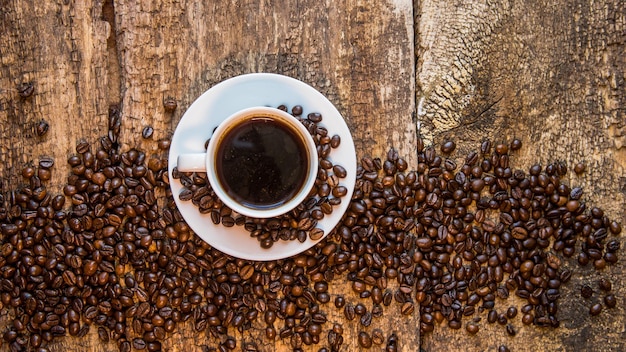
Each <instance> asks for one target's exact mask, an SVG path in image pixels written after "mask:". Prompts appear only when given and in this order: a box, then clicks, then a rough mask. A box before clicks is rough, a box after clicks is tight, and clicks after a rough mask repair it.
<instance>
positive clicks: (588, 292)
mask: <svg viewBox="0 0 626 352" xmlns="http://www.w3.org/2000/svg"><path fill="white" fill-rule="evenodd" d="M580 295H581V296H582V297H583V298H591V296H592V295H593V289H592V288H591V286H589V285H583V286H582V287H581V288H580Z"/></svg>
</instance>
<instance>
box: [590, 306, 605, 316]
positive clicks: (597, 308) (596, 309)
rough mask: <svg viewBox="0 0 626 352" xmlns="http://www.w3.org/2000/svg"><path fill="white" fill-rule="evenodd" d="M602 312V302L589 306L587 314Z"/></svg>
mask: <svg viewBox="0 0 626 352" xmlns="http://www.w3.org/2000/svg"><path fill="white" fill-rule="evenodd" d="M601 312H602V304H600V303H596V304H594V305H592V306H591V307H590V308H589V314H591V315H594V316H595V315H598V314H600V313H601Z"/></svg>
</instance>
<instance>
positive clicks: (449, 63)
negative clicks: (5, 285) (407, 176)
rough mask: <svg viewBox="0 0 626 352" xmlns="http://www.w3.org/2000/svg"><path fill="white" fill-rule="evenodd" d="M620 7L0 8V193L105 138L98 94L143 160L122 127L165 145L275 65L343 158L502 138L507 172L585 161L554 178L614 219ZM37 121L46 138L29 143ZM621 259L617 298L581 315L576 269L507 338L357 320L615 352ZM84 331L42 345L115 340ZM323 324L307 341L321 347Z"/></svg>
mask: <svg viewBox="0 0 626 352" xmlns="http://www.w3.org/2000/svg"><path fill="white" fill-rule="evenodd" d="M625 17H626V6H625V5H624V3H623V1H621V2H620V1H619V0H614V1H602V2H583V1H579V0H570V1H562V0H558V1H557V0H553V1H533V2H521V1H517V2H514V1H512V2H508V1H494V2H484V1H470V2H466V3H462V2H453V1H446V0H444V1H417V2H415V3H411V2H410V1H406V0H396V1H389V2H388V1H384V0H380V1H379V0H377V1H358V0H341V1H326V2H319V1H274V2H272V1H261V2H256V1H247V0H246V1H232V2H214V3H207V2H202V1H180V2H173V3H168V2H160V1H157V0H153V1H150V0H148V1H141V2H139V1H137V2H134V1H117V2H115V3H113V2H112V1H109V0H106V1H96V2H93V3H90V4H83V3H82V2H77V3H74V2H60V1H59V2H46V3H41V4H40V3H31V2H25V1H0V29H1V33H2V35H1V36H0V162H1V163H2V165H3V166H2V167H0V181H1V182H2V184H1V185H2V191H3V192H6V191H7V190H8V189H12V188H14V187H16V186H17V185H18V184H19V182H20V176H19V170H20V169H21V167H22V166H23V165H24V164H26V163H29V162H32V163H36V162H37V160H38V158H39V157H40V156H42V155H51V156H53V157H54V158H55V159H56V160H57V163H56V166H55V168H54V170H55V171H54V173H53V178H52V180H51V185H52V186H53V187H52V188H53V189H55V187H56V190H59V189H60V186H61V185H63V183H64V182H65V181H66V175H67V173H68V170H69V169H68V168H67V167H66V165H65V163H64V162H63V161H64V160H65V159H66V158H67V156H68V155H69V154H71V153H73V151H74V147H75V145H76V142H77V140H79V139H81V138H85V139H86V140H88V141H90V142H95V141H96V140H97V138H98V137H100V136H101V135H103V134H105V133H106V131H107V115H108V110H109V107H110V106H111V105H118V106H119V107H120V109H121V115H122V118H123V122H122V126H123V127H122V132H121V136H120V138H121V142H122V149H124V148H128V147H130V146H138V147H140V148H143V149H145V150H147V151H148V152H154V153H156V152H157V150H156V146H155V143H154V142H153V141H143V140H142V139H141V138H140V135H141V131H142V129H143V127H145V126H148V125H150V126H153V127H154V128H155V133H154V137H153V140H158V139H161V138H168V137H169V136H171V134H172V132H173V130H174V128H175V126H176V124H177V122H178V121H179V120H180V117H181V116H182V114H183V113H184V111H185V109H186V107H188V106H189V105H190V104H191V102H193V100H194V99H195V98H196V97H197V96H199V95H200V94H201V93H202V92H203V91H205V90H206V89H208V88H210V87H211V86H213V85H214V84H216V83H218V82H220V81H222V80H224V79H226V78H229V77H232V76H235V75H238V74H242V73H248V72H276V73H282V74H286V75H289V76H292V77H295V78H298V79H301V80H303V81H305V82H307V83H309V84H311V85H312V86H314V87H315V88H317V89H318V90H320V91H321V92H322V93H323V94H325V95H326V96H327V97H328V98H329V99H330V100H331V101H332V102H333V103H334V104H335V105H336V106H337V107H338V109H339V111H340V112H342V114H343V115H344V117H345V118H346V120H347V122H348V124H349V126H350V128H351V130H352V132H353V136H354V138H355V143H356V148H357V153H358V154H359V156H363V155H382V154H383V153H384V152H385V151H386V150H387V149H388V148H389V147H391V146H393V147H396V148H397V149H398V150H399V151H400V154H402V155H404V156H406V157H407V160H408V161H409V164H410V165H415V163H416V160H415V153H414V149H415V146H416V133H417V132H418V130H419V133H421V134H422V135H423V136H424V137H425V139H426V140H427V142H435V143H438V142H441V141H443V140H445V139H448V138H451V139H454V140H456V141H457V144H458V145H459V147H458V148H457V149H459V150H460V151H461V152H464V151H468V150H472V149H475V148H477V147H478V145H479V143H480V142H481V141H482V140H483V139H484V138H491V139H494V140H495V139H506V140H510V139H512V138H513V137H514V136H515V137H518V138H520V139H521V140H522V141H523V142H524V147H523V148H522V150H521V151H520V152H519V153H518V157H516V158H515V159H513V164H514V166H516V167H519V168H522V169H527V168H528V166H530V165H531V164H532V163H533V162H537V161H538V162H541V163H543V164H544V165H545V164H547V163H549V162H551V161H554V160H565V161H567V162H569V163H570V165H571V164H572V163H575V162H578V161H584V162H586V163H587V169H588V172H587V173H585V174H584V175H582V176H580V177H579V176H575V175H574V174H573V173H570V176H569V180H568V181H569V182H570V183H571V184H577V185H581V186H584V187H585V200H586V201H587V202H588V203H590V204H597V205H600V206H602V207H603V208H604V209H605V210H606V212H607V215H609V216H610V217H611V218H616V219H618V220H620V221H621V222H622V223H626V210H625V209H626V200H625V199H626V195H625V191H626V178H624V175H625V174H626V172H625V168H626V137H625V129H626V125H625V124H626V122H625V117H624V106H626V104H625V101H624V100H625V94H624V80H625V79H626V76H625V72H624V67H625V65H624V57H625V56H626V55H625V54H626V53H625V48H626V43H625V41H626V38H625V37H624V33H625V31H626V18H625ZM28 82H32V83H33V84H34V89H35V90H34V93H33V95H32V96H30V97H28V98H21V97H20V96H19V94H18V87H19V86H20V85H21V84H22V83H28ZM167 99H173V100H174V101H175V102H176V103H177V109H176V110H175V111H174V112H173V113H170V112H166V111H165V109H164V107H163V103H164V101H165V100H167ZM42 119H44V120H46V121H48V122H49V123H50V131H49V132H48V133H47V134H46V135H45V136H44V137H37V136H36V135H35V133H34V130H33V129H34V127H35V126H36V124H37V123H38V122H39V121H40V120H42ZM571 264H572V267H575V264H574V262H573V261H572V263H571ZM624 270H625V267H624V264H623V261H622V262H621V263H620V264H618V265H617V266H615V267H611V268H610V269H607V270H606V273H608V274H610V276H611V277H612V280H613V286H614V290H615V291H616V296H617V297H619V299H618V307H617V308H616V309H614V310H611V311H604V312H603V313H602V314H601V315H600V316H598V317H593V318H591V317H589V316H588V314H587V309H588V306H586V305H584V304H580V303H578V297H579V295H578V288H579V285H581V284H582V283H583V282H585V283H590V282H591V283H593V282H595V280H596V278H597V276H595V274H594V273H593V272H592V271H591V270H587V271H584V270H582V271H581V270H580V269H578V270H577V271H576V273H577V274H576V275H575V277H574V278H573V279H572V281H571V282H570V283H569V284H568V285H567V287H566V288H565V289H564V290H563V292H562V296H563V298H561V303H560V311H559V318H560V319H561V321H562V324H561V327H560V328H559V329H539V328H534V327H523V326H522V325H521V322H519V321H517V322H515V323H514V325H515V326H516V328H517V329H518V334H517V336H516V337H514V338H511V337H508V336H507V335H506V332H505V331H504V329H503V327H502V326H499V325H497V324H495V325H488V324H486V323H483V324H481V332H480V333H479V334H478V335H476V336H473V337H470V336H469V335H468V334H467V333H465V332H464V331H463V330H461V331H453V330H450V329H448V328H446V327H442V326H441V327H440V326H437V327H436V329H435V332H434V333H432V334H427V335H425V336H422V337H421V338H420V336H419V328H418V327H419V318H418V316H419V315H418V314H417V313H416V314H414V315H413V316H412V317H404V316H400V314H399V313H398V312H397V307H396V305H392V306H391V307H392V309H386V310H385V316H384V317H383V318H380V319H378V320H376V321H375V323H374V324H373V326H372V328H373V327H374V325H375V326H379V327H383V328H384V329H392V330H395V331H396V333H397V334H398V337H399V341H400V343H401V346H402V347H403V348H402V350H404V351H413V350H418V349H419V348H420V347H421V348H423V349H424V350H426V351H438V350H453V349H455V348H456V349H458V350H464V351H468V350H476V351H482V350H490V351H493V350H495V349H497V347H498V346H499V345H500V344H506V345H507V346H508V347H509V348H510V349H511V350H512V351H535V350H563V351H573V350H591V349H600V350H606V351H612V350H615V351H617V350H623V349H624V348H625V346H624V341H625V340H626V335H625V334H626V333H625V331H624V324H625V319H626V318H625V316H626V314H625V312H624V306H626V302H625V301H624V297H625V296H626V287H625V285H624V282H623V279H622V276H623V275H622V274H621V273H623V272H624ZM330 290H331V292H333V293H340V292H341V293H344V294H345V295H346V296H348V297H350V298H351V299H352V300H353V301H354V302H356V301H358V300H359V298H358V297H356V296H355V294H354V293H352V292H351V289H350V287H349V285H348V284H347V282H345V284H343V283H342V282H341V281H339V280H335V281H334V282H333V286H332V287H331V289H330ZM513 303H514V302H506V303H503V305H507V306H508V304H513ZM331 305H332V304H331ZM331 305H329V306H328V308H327V309H326V312H327V313H329V320H330V321H331V322H333V321H337V322H342V323H343V324H344V330H345V332H344V339H345V342H344V344H343V349H344V350H346V351H350V350H354V349H356V348H357V347H356V346H357V343H356V335H357V332H358V330H359V327H358V322H357V321H356V320H355V321H353V322H345V321H343V319H342V315H341V311H339V310H335V309H334V307H331ZM416 311H417V310H416ZM3 314H5V313H3ZM518 319H519V317H518ZM331 326H332V325H331V324H327V326H326V328H328V329H329V328H330V327H331ZM94 330H95V329H93V328H92V329H91V332H90V334H89V335H87V337H85V338H83V339H75V338H69V337H67V338H63V339H60V340H57V341H55V343H54V344H52V345H51V346H50V349H51V350H54V351H105V350H112V349H115V346H114V344H112V343H109V344H102V343H100V342H99V341H98V338H97V335H96V333H95V331H94ZM389 331H390V330H389ZM233 335H234V336H235V337H237V339H238V340H240V341H246V340H252V339H257V341H259V342H261V345H262V346H263V347H264V348H266V349H267V350H281V351H282V350H289V349H290V348H289V347H288V341H287V342H286V343H284V342H281V341H277V342H276V343H273V344H268V343H267V342H266V341H265V340H264V338H263V331H262V330H258V331H255V330H253V331H251V332H247V333H246V334H245V336H242V335H241V334H238V333H236V332H234V333H233ZM325 335H326V334H325V333H323V334H322V341H323V342H322V343H321V344H320V345H319V346H316V347H314V348H311V350H317V348H319V347H321V346H323V345H325V343H324V340H325ZM212 342H214V341H212V340H210V339H208V338H207V337H206V335H205V334H197V333H195V332H194V331H193V329H192V327H191V326H189V325H183V326H182V327H180V328H179V331H178V332H177V333H175V334H173V335H171V336H170V337H168V339H167V340H166V341H165V342H164V348H165V349H167V350H172V351H177V350H180V351H189V350H201V346H203V345H207V344H211V343H212ZM238 346H241V345H238ZM4 348H6V346H4Z"/></svg>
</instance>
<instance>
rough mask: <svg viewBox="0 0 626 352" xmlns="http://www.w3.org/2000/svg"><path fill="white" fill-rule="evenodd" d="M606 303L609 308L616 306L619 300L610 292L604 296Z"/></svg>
mask: <svg viewBox="0 0 626 352" xmlns="http://www.w3.org/2000/svg"><path fill="white" fill-rule="evenodd" d="M604 304H605V305H606V306H607V308H615V306H616V305H617V300H616V299H615V296H614V295H612V294H608V295H606V296H604Z"/></svg>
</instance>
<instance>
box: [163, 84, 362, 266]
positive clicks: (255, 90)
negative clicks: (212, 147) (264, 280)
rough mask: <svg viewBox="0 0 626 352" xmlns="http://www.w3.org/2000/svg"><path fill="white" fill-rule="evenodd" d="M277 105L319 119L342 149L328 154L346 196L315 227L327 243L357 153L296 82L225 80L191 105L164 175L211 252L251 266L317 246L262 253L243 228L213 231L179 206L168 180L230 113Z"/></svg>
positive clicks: (328, 109) (336, 118)
mask: <svg viewBox="0 0 626 352" xmlns="http://www.w3.org/2000/svg"><path fill="white" fill-rule="evenodd" d="M281 104H284V105H285V106H287V107H288V108H289V109H290V111H291V108H292V107H293V106H294V105H301V106H302V108H303V113H302V116H307V114H308V113H310V112H319V113H321V114H322V117H323V121H322V122H321V123H320V125H322V126H324V127H326V128H327V129H328V134H329V135H330V136H332V135H334V134H338V135H339V136H340V137H341V144H340V145H339V147H338V148H336V149H333V150H332V151H331V153H330V157H329V159H331V161H332V162H333V163H334V164H338V165H341V166H343V167H344V168H345V169H346V171H347V176H346V178H344V179H342V180H341V183H342V184H343V185H344V186H345V187H346V188H347V189H348V193H347V195H346V196H344V197H343V198H342V202H341V204H339V205H337V206H335V207H334V208H333V212H332V213H331V214H330V215H326V216H325V217H324V219H322V220H320V221H319V222H318V225H317V226H318V227H319V228H321V229H322V230H324V237H326V235H328V233H329V232H330V231H331V230H332V229H333V228H334V227H335V226H336V225H337V223H338V222H339V220H341V217H342V216H343V214H344V212H345V211H346V209H347V208H348V206H349V205H350V198H351V196H352V192H353V191H354V184H355V180H356V153H355V149H354V141H353V140H352V136H351V134H350V130H349V129H348V125H346V122H345V121H344V119H343V117H342V116H341V114H340V113H339V111H337V109H336V108H335V107H334V106H333V104H332V103H331V102H330V101H329V100H328V99H326V97H324V96H323V95H322V94H321V93H320V92H318V91H317V90H315V88H313V87H311V86H309V85H308V84H306V83H304V82H301V81H298V80H296V79H293V78H290V77H287V76H282V75H277V74H271V73H252V74H246V75H241V76H237V77H234V78H231V79H228V80H226V81H223V82H221V83H219V84H217V85H215V86H213V87H212V88H211V89H209V90H207V91H206V92H204V93H203V94H202V95H201V96H200V97H199V98H198V99H197V100H196V101H195V102H193V104H191V106H190V107H189V109H188V110H187V111H186V112H185V114H184V115H183V117H182V118H181V120H180V122H179V123H178V126H177V127H176V131H175V132H174V136H173V137H172V143H171V147H170V154H169V170H168V172H169V176H170V187H171V188H172V194H173V197H174V201H175V202H176V205H177V206H178V210H179V211H180V213H181V214H182V216H183V218H185V221H186V222H187V224H188V225H189V226H191V228H192V229H193V230H194V232H195V233H196V234H198V236H200V237H201V238H202V239H203V240H205V241H206V242H207V243H209V244H210V245H211V246H213V247H214V248H216V249H218V250H220V251H222V252H224V253H226V254H229V255H232V256H235V257H238V258H243V259H249V260H276V259H282V258H287V257H290V256H293V255H295V254H298V253H300V252H303V251H305V250H307V249H309V248H310V247H312V246H313V245H315V244H316V243H317V242H319V240H318V241H312V240H311V239H307V240H306V241H305V242H303V243H301V242H299V241H297V240H294V241H279V242H276V243H274V245H273V246H272V247H271V248H269V249H263V248H261V246H260V243H259V241H258V240H257V239H256V238H252V237H250V235H249V233H248V232H247V231H246V230H245V229H244V228H243V226H233V227H229V228H228V227H224V226H222V225H221V224H219V225H215V224H213V222H212V221H211V216H210V214H200V212H199V211H198V208H197V207H196V206H195V205H193V204H192V203H191V201H185V202H183V201H181V200H180V199H179V198H178V195H179V194H180V192H181V190H182V189H183V186H182V184H181V183H180V182H179V180H175V179H174V178H173V177H172V170H173V168H174V167H175V166H176V161H177V159H178V155H180V154H188V153H203V152H205V149H204V143H205V141H206V140H207V139H208V138H210V137H211V134H212V133H213V130H214V129H215V127H216V126H217V125H218V124H219V123H220V122H221V121H222V120H223V119H225V118H226V117H228V116H229V115H231V114H232V113H234V112H236V111H238V110H241V109H244V108H249V107H253V106H271V107H277V106H279V105H281ZM322 238H323V237H322ZM320 240H321V239H320Z"/></svg>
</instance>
